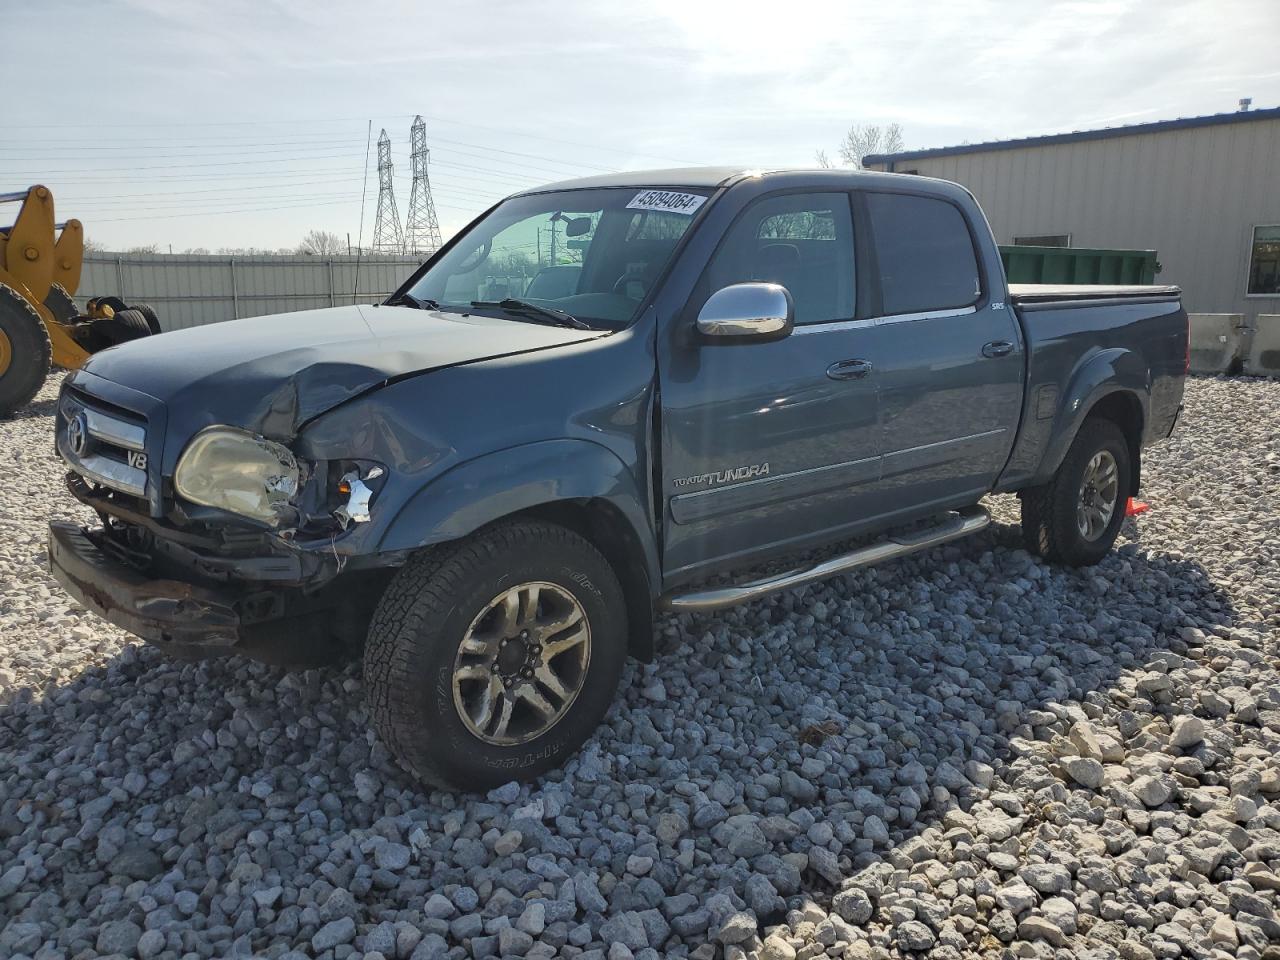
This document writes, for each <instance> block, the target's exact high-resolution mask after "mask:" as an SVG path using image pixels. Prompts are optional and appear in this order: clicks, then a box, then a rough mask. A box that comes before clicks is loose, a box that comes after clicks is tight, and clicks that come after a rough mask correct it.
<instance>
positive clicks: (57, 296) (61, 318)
mask: <svg viewBox="0 0 1280 960" xmlns="http://www.w3.org/2000/svg"><path fill="white" fill-rule="evenodd" d="M44 305H45V306H46V307H48V308H49V312H50V313H52V314H53V319H55V320H57V321H58V322H59V323H61V324H62V325H63V326H66V325H68V324H72V323H75V322H76V319H77V318H78V317H79V316H80V309H79V308H78V307H77V306H76V302H75V301H74V300H72V299H71V294H69V293H67V291H66V289H65V288H64V287H63V286H62V284H60V283H55V284H54V285H53V286H52V287H50V288H49V295H48V296H47V297H45V298H44Z"/></svg>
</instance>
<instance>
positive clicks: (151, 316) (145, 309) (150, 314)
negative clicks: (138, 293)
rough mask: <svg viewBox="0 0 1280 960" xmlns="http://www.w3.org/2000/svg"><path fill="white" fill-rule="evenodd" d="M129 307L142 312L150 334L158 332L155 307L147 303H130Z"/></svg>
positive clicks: (157, 318)
mask: <svg viewBox="0 0 1280 960" xmlns="http://www.w3.org/2000/svg"><path fill="white" fill-rule="evenodd" d="M129 309H130V310H134V311H137V312H138V313H140V314H142V316H143V318H144V319H145V320H146V321H147V328H148V329H150V331H151V333H152V335H153V336H154V335H155V334H157V333H159V332H160V317H159V316H157V315H156V311H155V308H153V307H152V306H151V304H149V303H131V304H129Z"/></svg>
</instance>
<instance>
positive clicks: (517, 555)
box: [364, 522, 627, 790]
mask: <svg viewBox="0 0 1280 960" xmlns="http://www.w3.org/2000/svg"><path fill="white" fill-rule="evenodd" d="M624 611H625V605H624V601H623V596H622V589H621V587H620V586H619V584H618V581H617V577H616V576H615V575H614V573H613V570H612V569H611V568H610V567H609V564H608V562H607V561H606V560H605V559H604V557H603V556H601V555H600V553H599V551H597V550H596V549H595V547H593V546H592V545H591V544H590V543H588V542H587V541H586V540H584V539H583V538H582V537H580V536H578V535H577V534H575V533H573V532H572V531H569V530H566V529H565V528H563V527H558V526H553V525H551V524H543V523H532V522H522V523H510V524H502V525H499V526H495V527H492V528H490V529H488V530H486V531H484V532H482V533H480V534H478V535H476V536H475V537H472V538H471V539H469V540H466V541H463V542H462V543H460V544H458V545H455V546H452V547H448V548H444V549H443V550H441V551H440V552H438V553H428V554H424V555H421V556H419V557H416V558H414V559H413V560H411V561H410V562H409V563H408V564H407V565H406V566H405V567H404V568H403V569H401V571H400V572H399V573H398V574H397V575H396V577H395V579H394V580H393V581H392V582H391V584H390V585H389V586H388V587H387V590H386V592H385V593H384V594H383V596H382V599H381V601H380V602H379V604H378V609H377V611H376V612H375V614H374V617H373V621H372V623H371V624H370V627H369V638H368V642H367V644H366V647H365V655H364V675H365V685H366V688H367V696H368V698H369V701H370V712H371V714H372V717H373V722H374V725H375V727H376V729H377V731H378V734H379V735H380V736H381V737H382V740H383V742H384V743H386V745H387V747H388V748H389V749H390V750H391V752H392V754H393V755H395V757H396V758H397V760H399V762H400V763H401V765H402V766H404V767H405V768H406V769H407V770H408V771H409V772H410V773H412V774H414V775H415V776H416V777H418V778H419V779H421V780H424V781H426V782H428V783H432V784H436V785H440V786H451V787H460V788H463V789H473V790H483V789H487V788H489V787H493V786H496V785H498V784H500V783H505V782H506V781H508V780H527V779H531V778H533V777H536V776H538V775H539V774H542V773H545V772H546V771H547V770H550V769H552V768H553V767H556V766H558V765H559V764H561V763H562V762H563V761H564V760H565V759H567V758H568V757H569V756H570V755H571V754H572V753H573V752H574V751H575V750H577V748H578V747H579V746H580V745H581V744H582V743H583V741H585V740H586V739H587V738H588V737H589V736H591V733H592V732H593V731H594V730H595V729H596V727H597V726H598V725H599V723H600V721H601V719H602V718H603V717H604V714H605V712H606V711H607V710H608V708H609V705H610V703H611V702H612V700H613V694H614V691H615V689H616V688H617V684H618V677H619V676H620V674H621V671H622V666H623V663H624V661H625V659H626V635H627V631H626V616H625V613H624Z"/></svg>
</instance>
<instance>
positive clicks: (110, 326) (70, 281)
mask: <svg viewBox="0 0 1280 960" xmlns="http://www.w3.org/2000/svg"><path fill="white" fill-rule="evenodd" d="M15 202H21V204H22V205H21V206H20V207H19V208H18V215H17V217H15V218H14V221H13V225H12V226H9V227H3V228H0V417H5V416H8V415H9V414H11V413H12V412H13V411H14V410H16V409H17V408H18V407H21V406H23V405H25V404H26V403H28V402H29V401H30V400H31V398H32V397H34V396H35V394H36V391H37V390H39V389H40V385H41V384H42V383H44V380H45V377H47V376H48V375H49V368H50V366H51V365H55V364H56V365H57V366H59V367H63V368H64V369H67V370H74V369H75V368H77V367H79V366H80V365H81V364H82V363H84V361H85V358H87V357H88V356H89V355H90V354H91V353H93V352H94V351H95V350H99V349H101V348H102V347H105V346H111V345H112V344H115V343H121V342H123V341H125V340H132V339H136V338H137V337H140V336H146V335H147V334H149V333H155V332H159V325H158V323H157V322H156V319H155V314H154V312H153V311H152V310H151V309H150V308H149V307H146V306H145V305H143V306H142V309H141V310H139V309H137V308H126V307H125V305H124V304H123V303H121V302H120V301H119V300H118V299H116V298H114V297H103V298H100V299H97V300H90V301H89V302H88V304H87V305H86V311H85V312H84V313H81V312H80V310H79V309H78V307H77V306H76V302H75V300H74V299H72V298H73V297H74V295H75V292H76V291H77V290H78V289H79V287H80V271H81V268H82V266H83V264H84V228H83V227H82V226H81V224H80V221H79V220H68V221H67V222H66V223H62V224H60V223H58V222H57V221H56V220H55V218H54V215H53V194H52V193H51V192H50V190H49V188H48V187H44V186H39V185H37V186H34V187H31V188H29V189H27V190H20V191H16V192H14V193H0V203H15Z"/></svg>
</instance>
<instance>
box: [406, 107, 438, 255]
mask: <svg viewBox="0 0 1280 960" xmlns="http://www.w3.org/2000/svg"><path fill="white" fill-rule="evenodd" d="M409 150H410V153H409V163H410V164H411V165H412V167H413V191H412V192H411V193H410V194H409V217H408V219H407V220H406V221H405V250H406V252H408V253H418V254H426V255H427V256H430V255H431V254H433V253H435V252H436V251H437V250H439V249H440V221H439V220H437V219H436V203H435V201H434V200H432V199H431V181H430V180H429V179H427V162H428V161H429V160H430V159H431V151H430V150H428V149H427V125H426V124H425V123H424V122H423V120H422V117H421V116H418V117H414V119H413V126H411V127H410V128H409Z"/></svg>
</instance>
